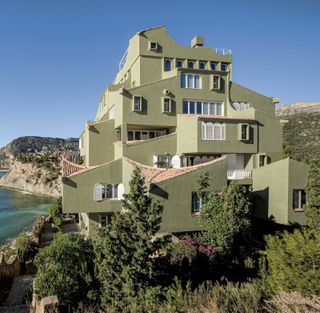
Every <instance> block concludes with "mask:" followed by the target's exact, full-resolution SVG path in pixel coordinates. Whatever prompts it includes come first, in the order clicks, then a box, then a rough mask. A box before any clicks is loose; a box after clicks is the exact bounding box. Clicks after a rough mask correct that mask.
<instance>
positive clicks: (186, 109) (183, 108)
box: [182, 101, 189, 114]
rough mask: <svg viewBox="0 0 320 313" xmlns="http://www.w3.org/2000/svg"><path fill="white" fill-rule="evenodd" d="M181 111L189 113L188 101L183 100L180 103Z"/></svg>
mask: <svg viewBox="0 0 320 313" xmlns="http://www.w3.org/2000/svg"><path fill="white" fill-rule="evenodd" d="M182 113H183V114H189V102H188V101H183V103H182Z"/></svg>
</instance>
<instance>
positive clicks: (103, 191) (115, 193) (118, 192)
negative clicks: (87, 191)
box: [93, 183, 124, 201]
mask: <svg viewBox="0 0 320 313" xmlns="http://www.w3.org/2000/svg"><path fill="white" fill-rule="evenodd" d="M123 193H124V186H123V184H102V183H98V184H96V185H95V186H94V188H93V200H94V201H102V200H106V199H118V200H121V199H122V196H123Z"/></svg>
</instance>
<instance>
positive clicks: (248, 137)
mask: <svg viewBox="0 0 320 313" xmlns="http://www.w3.org/2000/svg"><path fill="white" fill-rule="evenodd" d="M232 72H233V69H232V53H231V51H230V50H228V49H216V48H210V47H207V46H205V45H204V39H203V38H202V37H200V36H196V37H194V38H193V39H192V41H191V46H190V47H185V46H181V45H178V44H177V43H176V42H175V41H174V40H173V39H172V38H171V37H170V35H169V34H168V33H167V32H166V28H165V27H164V26H161V27H155V28H151V29H146V30H142V31H140V32H138V33H137V34H135V35H134V36H133V37H132V38H131V39H130V42H129V47H128V50H127V51H126V53H125V54H124V56H123V58H122V59H121V61H120V64H119V72H118V74H117V76H116V78H115V80H114V83H113V84H111V85H108V86H107V88H106V89H105V90H104V92H103V93H102V95H101V97H100V100H99V108H98V111H97V114H96V118H95V120H94V121H89V122H87V123H86V125H85V129H84V131H83V132H82V134H81V136H80V152H81V156H82V159H83V161H84V164H83V165H82V166H79V165H76V164H73V163H71V162H69V161H65V162H64V177H63V211H64V212H65V213H79V216H80V221H79V223H80V225H81V228H82V229H83V231H84V232H85V233H86V234H87V235H91V234H94V232H95V231H96V230H97V229H98V228H99V227H101V226H104V225H106V224H107V223H109V222H110V219H111V218H112V214H113V212H115V211H118V210H121V206H122V202H121V198H122V195H123V193H126V192H128V191H129V181H130V178H131V173H132V171H133V169H134V168H135V167H138V168H140V169H141V173H142V175H143V176H144V177H145V179H146V182H147V187H148V191H149V193H150V195H152V196H153V197H155V198H157V199H158V200H159V201H160V202H161V203H162V205H163V206H164V212H163V221H162V228H161V231H162V232H186V231H195V230H200V229H201V225H200V223H199V219H198V215H199V211H200V210H201V201H200V199H198V197H197V195H196V193H195V184H194V180H195V178H196V177H197V176H199V175H201V174H203V173H204V172H208V173H209V175H210V177H211V178H212V184H213V186H214V188H215V189H216V190H221V189H222V188H223V187H224V186H226V185H227V184H228V183H229V182H230V181H232V180H237V181H238V182H239V183H240V184H244V185H248V186H252V189H253V191H254V192H255V194H256V202H255V214H256V215H257V216H259V217H261V218H264V219H272V220H274V221H275V222H277V223H282V224H289V223H293V222H299V223H303V222H304V213H303V212H302V205H303V202H304V191H303V188H304V185H305V180H306V175H307V167H306V166H305V165H303V164H301V163H298V162H296V161H293V160H289V159H283V160H282V124H283V123H284V122H285V121H281V120H278V119H277V118H276V117H275V104H276V103H277V102H278V100H277V99H275V98H272V97H267V96H264V95H261V94H259V93H257V92H254V91H252V90H250V89H248V88H246V87H243V86H241V85H239V84H237V83H236V82H234V81H233V80H232Z"/></svg>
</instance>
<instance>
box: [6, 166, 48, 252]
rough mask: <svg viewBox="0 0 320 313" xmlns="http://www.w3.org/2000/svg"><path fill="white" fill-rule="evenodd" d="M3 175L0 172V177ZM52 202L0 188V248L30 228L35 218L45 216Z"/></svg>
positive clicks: (44, 198)
mask: <svg viewBox="0 0 320 313" xmlns="http://www.w3.org/2000/svg"><path fill="white" fill-rule="evenodd" d="M4 174H5V172H2V171H0V177H1V176H3V175H4ZM52 201H53V200H52V199H51V198H48V197H41V196H34V195H31V194H24V193H22V192H19V191H14V190H9V189H4V188H0V246H1V245H2V244H4V243H6V242H8V241H11V240H13V239H14V238H15V237H16V236H17V235H18V234H19V233H20V232H21V231H22V230H23V229H24V228H26V227H28V226H31V225H32V223H33V221H34V219H35V217H36V216H40V215H46V214H47V213H48V207H49V206H50V205H51V203H52Z"/></svg>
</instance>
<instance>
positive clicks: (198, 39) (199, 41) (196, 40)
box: [191, 36, 204, 48]
mask: <svg viewBox="0 0 320 313" xmlns="http://www.w3.org/2000/svg"><path fill="white" fill-rule="evenodd" d="M203 43H204V39H203V37H202V36H195V37H193V39H192V40H191V47H192V48H195V47H202V46H203Z"/></svg>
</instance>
